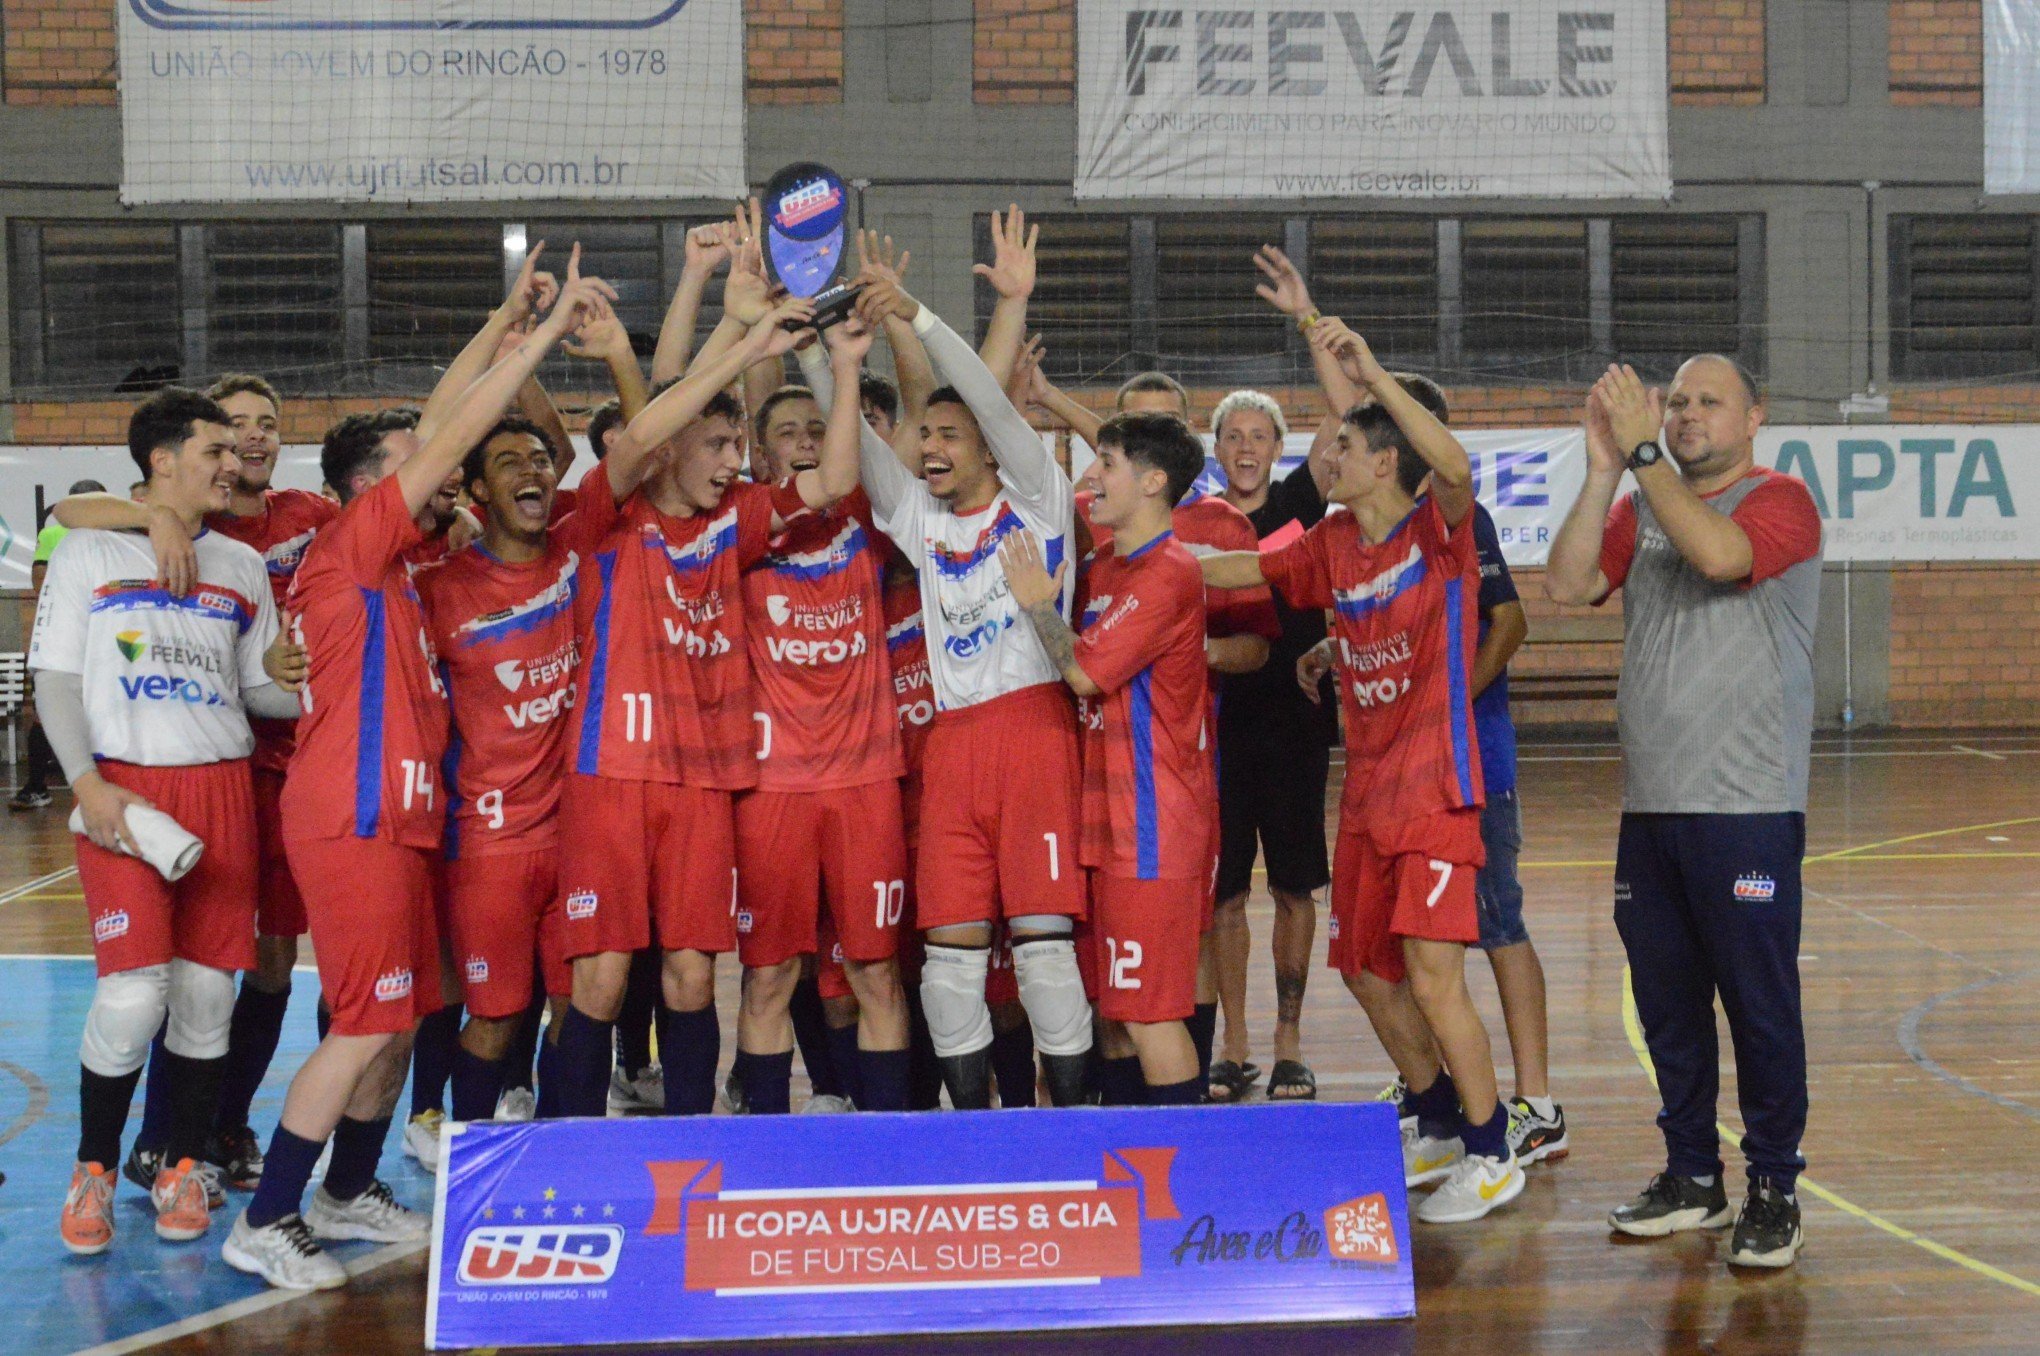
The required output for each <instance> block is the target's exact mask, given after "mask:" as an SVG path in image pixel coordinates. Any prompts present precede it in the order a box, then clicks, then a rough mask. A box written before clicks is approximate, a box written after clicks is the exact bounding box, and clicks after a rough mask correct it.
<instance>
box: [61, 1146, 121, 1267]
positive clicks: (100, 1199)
mask: <svg viewBox="0 0 2040 1356" xmlns="http://www.w3.org/2000/svg"><path fill="white" fill-rule="evenodd" d="M113 1182H114V1177H113V1174H112V1173H110V1172H108V1171H107V1170H106V1169H105V1168H103V1167H101V1166H100V1165H99V1164H97V1163H80V1164H78V1166H76V1167H74V1168H72V1169H71V1191H70V1194H69V1195H67V1196H65V1197H64V1213H63V1215H62V1216H60V1217H59V1218H58V1220H57V1232H58V1233H60V1234H62V1235H63V1238H64V1246H65V1247H67V1248H69V1249H70V1250H71V1251H72V1252H74V1253H76V1254H78V1256H80V1257H91V1256H93V1255H95V1254H97V1253H102V1252H105V1251H106V1250H107V1249H108V1248H110V1247H112V1246H113Z"/></svg>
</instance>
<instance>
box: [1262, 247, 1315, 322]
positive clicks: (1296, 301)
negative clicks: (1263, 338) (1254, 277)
mask: <svg viewBox="0 0 2040 1356" xmlns="http://www.w3.org/2000/svg"><path fill="white" fill-rule="evenodd" d="M1254 267H1255V268H1258V269H1260V270H1261V274H1262V276H1263V277H1265V278H1266V279H1267V281H1266V282H1259V283H1255V284H1254V295H1255V296H1257V297H1259V298H1260V299H1261V300H1263V301H1265V302H1267V303H1268V304H1269V305H1270V306H1273V307H1274V308H1275V309H1276V310H1278V311H1280V312H1282V314H1284V315H1286V316H1288V317H1289V318H1290V319H1292V320H1300V319H1302V318H1303V317H1304V316H1307V315H1309V314H1310V313H1311V312H1312V310H1314V309H1315V308H1314V307H1313V306H1312V305H1311V301H1310V288H1309V287H1307V286H1305V285H1304V281H1303V274H1301V273H1299V272H1298V271H1297V268H1296V265H1295V264H1292V263H1290V262H1289V256H1288V255H1286V254H1284V253H1283V252H1282V251H1281V250H1278V249H1276V248H1275V247H1274V246H1273V245H1263V246H1261V248H1260V250H1259V251H1258V252H1257V253H1256V254H1255V255H1254Z"/></svg>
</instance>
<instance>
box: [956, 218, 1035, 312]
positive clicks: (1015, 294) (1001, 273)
mask: <svg viewBox="0 0 2040 1356" xmlns="http://www.w3.org/2000/svg"><path fill="white" fill-rule="evenodd" d="M1040 235H1041V228H1040V227H1039V226H1029V225H1028V224H1027V214H1026V213H1025V212H1022V211H1021V210H1020V207H1019V204H1017V203H1013V204H1009V205H1008V206H1007V208H1006V212H1005V215H1004V216H1001V215H1000V214H999V213H997V212H994V213H992V262H991V263H989V264H973V265H972V266H971V270H970V271H971V272H973V273H975V274H977V275H978V276H979V277H980V278H983V279H985V280H986V281H987V282H989V283H991V285H992V287H993V288H994V289H995V290H996V291H997V292H998V294H999V295H1000V296H1001V297H1003V298H1005V299H1007V300H1008V301H1025V300H1027V298H1028V297H1030V296H1032V295H1033V293H1034V243H1035V241H1036V240H1037V239H1038V238H1039V237H1040Z"/></svg>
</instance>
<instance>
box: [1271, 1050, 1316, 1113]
mask: <svg viewBox="0 0 2040 1356" xmlns="http://www.w3.org/2000/svg"><path fill="white" fill-rule="evenodd" d="M1268 1100H1269V1101H1271V1102H1314V1101H1316V1100H1317V1075H1316V1074H1314V1073H1312V1072H1311V1071H1310V1066H1309V1065H1308V1064H1305V1063H1303V1062H1302V1061H1301V1060H1295V1059H1278V1060H1276V1061H1275V1068H1274V1070H1273V1071H1272V1072H1270V1073H1269V1075H1268Z"/></svg>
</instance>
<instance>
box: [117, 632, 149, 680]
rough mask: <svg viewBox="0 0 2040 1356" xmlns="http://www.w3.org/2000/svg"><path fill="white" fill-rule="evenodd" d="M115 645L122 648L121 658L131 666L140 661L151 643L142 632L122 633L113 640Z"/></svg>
mask: <svg viewBox="0 0 2040 1356" xmlns="http://www.w3.org/2000/svg"><path fill="white" fill-rule="evenodd" d="M113 643H114V644H116V645H118V646H120V654H121V658H123V659H125V660H127V662H128V663H130V664H132V663H134V662H135V661H136V660H137V659H140V658H141V657H142V655H143V654H144V653H145V652H146V651H147V650H148V648H149V642H148V641H147V640H146V639H145V638H144V637H143V635H142V633H141V632H140V631H122V632H120V633H119V634H118V635H116V636H115V637H114V638H113ZM130 695H132V694H130Z"/></svg>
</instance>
